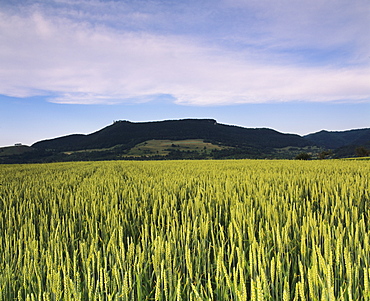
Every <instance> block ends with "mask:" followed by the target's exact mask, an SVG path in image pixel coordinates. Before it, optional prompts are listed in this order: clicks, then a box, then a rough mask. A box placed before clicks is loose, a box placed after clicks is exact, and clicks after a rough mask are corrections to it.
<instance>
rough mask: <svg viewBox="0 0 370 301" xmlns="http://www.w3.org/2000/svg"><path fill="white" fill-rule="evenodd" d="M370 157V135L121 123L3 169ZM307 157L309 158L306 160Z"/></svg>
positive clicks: (36, 149) (34, 151)
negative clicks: (166, 161) (27, 165)
mask: <svg viewBox="0 0 370 301" xmlns="http://www.w3.org/2000/svg"><path fill="white" fill-rule="evenodd" d="M368 153H369V154H370V129H358V130H349V131H342V132H329V131H320V132H317V133H313V134H309V135H306V136H303V137H301V136H299V135H295V134H283V133H280V132H278V131H275V130H272V129H268V128H244V127H240V126H233V125H226V124H221V123H218V122H217V121H216V120H214V119H181V120H164V121H153V122H130V121H127V120H120V121H116V122H114V123H113V124H111V125H109V126H107V127H104V128H102V129H100V130H98V131H96V132H93V133H91V134H88V135H82V134H74V135H68V136H63V137H58V138H54V139H48V140H42V141H38V142H36V143H34V144H33V145H32V146H31V147H22V148H20V147H19V146H17V147H11V148H2V149H1V148H0V163H36V162H58V161H86V160H122V159H124V160H130V159H135V160H140V159H143V160H148V159H155V160H163V159H242V158H250V159H293V158H299V157H300V156H301V157H302V158H303V157H307V158H310V157H312V158H344V157H353V156H356V155H357V156H366V154H368ZM302 155H304V156H302Z"/></svg>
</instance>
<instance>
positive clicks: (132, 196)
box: [0, 160, 370, 301]
mask: <svg viewBox="0 0 370 301" xmlns="http://www.w3.org/2000/svg"><path fill="white" fill-rule="evenodd" d="M369 175H370V161H354V160H352V161H340V160H326V161H325V160H322V161H268V160H260V161H259V160H239V161H157V162H156V161H151V162H134V161H132V162H131V161H130V162H127V161H122V162H113V161H110V162H81V163H56V164H39V165H0V248H1V251H0V300H27V301H29V300H174V301H175V300H258V301H262V300H284V301H286V300H370V285H369V280H370V278H369V276H370V275H369V274H370V226H369V221H368V219H369V215H370V192H369V178H370V177H369Z"/></svg>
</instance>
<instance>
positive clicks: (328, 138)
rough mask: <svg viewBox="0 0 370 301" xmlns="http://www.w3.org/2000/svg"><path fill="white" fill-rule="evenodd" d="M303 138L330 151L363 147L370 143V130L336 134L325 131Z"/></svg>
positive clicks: (338, 132)
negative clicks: (347, 147)
mask: <svg viewBox="0 0 370 301" xmlns="http://www.w3.org/2000/svg"><path fill="white" fill-rule="evenodd" d="M303 137H304V138H305V139H307V140H309V141H311V142H312V143H313V144H315V145H318V146H321V147H325V148H328V149H337V148H341V147H346V146H362V145H366V144H368V143H369V142H370V128H366V129H356V130H348V131H336V132H330V131H325V130H323V131H320V132H317V133H313V134H309V135H306V136H303Z"/></svg>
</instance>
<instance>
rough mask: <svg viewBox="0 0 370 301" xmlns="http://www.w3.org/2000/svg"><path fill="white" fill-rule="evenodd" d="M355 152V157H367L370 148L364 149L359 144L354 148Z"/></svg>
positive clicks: (369, 153)
mask: <svg viewBox="0 0 370 301" xmlns="http://www.w3.org/2000/svg"><path fill="white" fill-rule="evenodd" d="M355 154H356V156H357V157H367V156H369V155H370V150H368V149H366V148H365V147H363V146H360V147H358V148H356V149H355Z"/></svg>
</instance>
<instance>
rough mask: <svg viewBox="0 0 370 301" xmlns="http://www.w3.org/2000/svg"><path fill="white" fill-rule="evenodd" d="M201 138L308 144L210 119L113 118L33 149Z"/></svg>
mask: <svg viewBox="0 0 370 301" xmlns="http://www.w3.org/2000/svg"><path fill="white" fill-rule="evenodd" d="M153 139H154V140H186V139H203V140H205V141H209V142H212V143H215V144H219V143H221V144H223V145H226V146H232V147H255V148H266V147H270V148H281V147H287V146H295V147H304V146H309V145H312V143H311V142H310V141H308V140H305V139H304V138H302V137H300V136H299V135H294V134H283V133H280V132H277V131H275V130H272V129H267V128H256V129H251V128H243V127H238V126H230V125H225V124H219V123H217V122H216V120H214V119H183V120H165V121H157V122H138V123H135V122H130V121H117V122H114V123H113V124H112V125H109V126H107V127H105V128H103V129H101V130H99V131H97V132H94V133H92V134H89V135H69V136H64V137H59V138H55V139H50V140H43V141H39V142H37V143H35V144H33V145H32V147H33V148H36V149H43V150H53V151H76V150H83V149H101V148H110V147H113V146H116V145H120V146H121V148H122V149H129V148H132V147H133V146H135V145H136V144H138V143H141V142H144V141H147V140H153Z"/></svg>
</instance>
